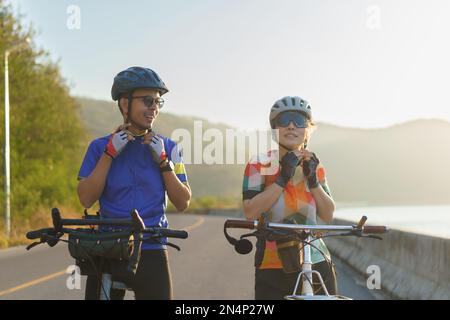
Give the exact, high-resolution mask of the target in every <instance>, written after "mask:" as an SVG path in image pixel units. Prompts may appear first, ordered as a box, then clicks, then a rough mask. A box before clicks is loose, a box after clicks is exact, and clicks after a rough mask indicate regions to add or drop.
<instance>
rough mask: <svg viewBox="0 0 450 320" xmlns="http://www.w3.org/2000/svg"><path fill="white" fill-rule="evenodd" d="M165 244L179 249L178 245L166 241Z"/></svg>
mask: <svg viewBox="0 0 450 320" xmlns="http://www.w3.org/2000/svg"><path fill="white" fill-rule="evenodd" d="M166 246H169V247H172V248H175V249H177V250H178V251H181V248H180V247H179V246H177V245H176V244H173V243H170V242H167V243H166Z"/></svg>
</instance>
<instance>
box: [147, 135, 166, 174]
mask: <svg viewBox="0 0 450 320" xmlns="http://www.w3.org/2000/svg"><path fill="white" fill-rule="evenodd" d="M142 144H148V145H149V148H150V152H151V154H152V157H153V160H154V161H155V163H156V164H157V165H158V166H159V165H160V164H161V163H162V162H164V161H165V160H167V154H166V150H165V148H164V141H163V138H162V136H160V135H159V134H156V133H155V132H153V131H151V132H149V133H148V134H146V135H145V137H144V141H143V142H142Z"/></svg>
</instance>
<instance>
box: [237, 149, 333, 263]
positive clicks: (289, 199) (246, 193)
mask: <svg viewBox="0 0 450 320" xmlns="http://www.w3.org/2000/svg"><path fill="white" fill-rule="evenodd" d="M279 168H280V166H279V158H278V151H277V150H271V151H269V152H268V153H267V154H260V155H258V156H257V157H254V158H253V159H251V160H250V161H249V162H248V163H247V166H246V168H245V173H244V182H243V199H244V200H247V199H251V198H253V197H254V196H256V195H257V194H258V193H260V192H262V191H264V189H265V188H266V187H268V186H270V185H271V184H272V183H274V182H275V180H276V179H277V177H278V175H279V171H280V170H279ZM317 177H318V180H319V184H320V185H321V187H322V188H323V189H324V191H325V192H326V193H327V194H328V195H330V196H331V194H330V190H329V188H328V184H327V180H326V177H325V168H324V167H323V165H322V164H320V163H319V165H318V167H317ZM316 211H317V206H316V202H315V200H314V198H313V196H312V194H311V192H310V190H309V188H308V185H307V183H306V179H305V177H304V175H303V170H302V169H301V167H300V166H299V167H298V168H297V170H296V171H295V174H294V176H293V177H292V178H291V180H290V181H289V182H288V183H287V185H286V187H285V188H284V190H283V193H282V194H281V195H280V197H279V198H278V200H277V202H276V203H275V204H274V205H273V206H272V208H271V209H270V211H269V212H267V214H268V219H269V221H270V222H284V223H296V224H314V225H315V224H317V220H318V217H317V215H316ZM320 224H324V222H323V221H320ZM313 244H314V246H316V247H317V248H315V247H313V246H311V257H312V263H318V262H321V261H324V260H325V258H324V256H323V255H322V254H321V253H320V251H322V252H323V253H324V254H325V255H326V257H327V258H328V259H330V253H329V251H328V249H327V247H326V245H325V243H324V242H323V240H322V239H319V240H316V241H314V242H313ZM319 250H320V251H319ZM259 268H260V269H281V268H282V265H281V261H280V260H279V258H278V254H277V248H276V243H275V241H266V244H265V250H264V256H263V260H262V263H261V265H260V266H259Z"/></svg>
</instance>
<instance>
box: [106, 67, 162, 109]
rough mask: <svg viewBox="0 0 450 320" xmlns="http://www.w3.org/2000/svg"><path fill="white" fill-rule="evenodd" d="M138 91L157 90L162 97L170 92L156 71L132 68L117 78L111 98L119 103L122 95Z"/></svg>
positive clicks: (120, 73) (122, 72) (119, 74)
mask: <svg viewBox="0 0 450 320" xmlns="http://www.w3.org/2000/svg"><path fill="white" fill-rule="evenodd" d="M136 89H157V90H158V91H159V93H160V95H161V96H162V95H163V94H165V93H167V92H168V91H169V89H167V87H166V85H165V84H164V82H163V81H162V80H161V78H160V77H159V76H158V74H157V73H156V72H155V71H153V70H151V69H148V68H142V67H131V68H128V69H126V70H124V71H121V72H119V73H118V74H117V76H115V78H114V83H113V86H112V88H111V97H112V99H113V100H114V101H117V100H119V99H120V96H121V95H122V94H124V93H130V92H132V91H134V90H136Z"/></svg>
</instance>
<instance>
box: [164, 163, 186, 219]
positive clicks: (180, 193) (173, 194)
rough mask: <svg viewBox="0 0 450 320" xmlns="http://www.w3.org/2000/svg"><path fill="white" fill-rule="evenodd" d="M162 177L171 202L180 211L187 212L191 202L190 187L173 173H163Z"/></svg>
mask: <svg viewBox="0 0 450 320" xmlns="http://www.w3.org/2000/svg"><path fill="white" fill-rule="evenodd" d="M162 176H163V179H164V184H165V186H166V190H167V195H168V196H169V200H170V202H172V203H173V205H174V206H175V208H177V210H178V211H180V212H182V211H184V210H186V209H187V208H188V207H189V202H190V200H191V190H190V188H189V186H188V185H187V184H184V183H182V182H181V181H180V180H179V179H178V177H177V176H176V174H175V173H174V172H173V171H168V172H163V174H162Z"/></svg>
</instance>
